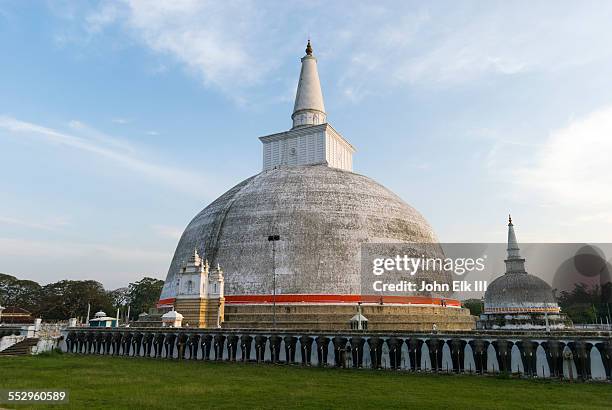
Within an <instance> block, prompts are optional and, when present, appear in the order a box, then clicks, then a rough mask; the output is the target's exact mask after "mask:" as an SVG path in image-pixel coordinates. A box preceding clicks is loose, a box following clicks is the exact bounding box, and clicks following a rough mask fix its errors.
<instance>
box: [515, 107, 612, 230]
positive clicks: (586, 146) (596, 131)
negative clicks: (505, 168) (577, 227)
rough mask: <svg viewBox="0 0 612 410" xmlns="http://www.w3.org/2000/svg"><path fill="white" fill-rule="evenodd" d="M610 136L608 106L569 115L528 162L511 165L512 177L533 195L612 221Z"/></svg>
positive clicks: (611, 109) (611, 125) (611, 116)
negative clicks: (526, 163)
mask: <svg viewBox="0 0 612 410" xmlns="http://www.w3.org/2000/svg"><path fill="white" fill-rule="evenodd" d="M611 136H612V106H606V107H603V108H601V109H599V110H597V111H595V112H592V113H590V114H588V115H586V116H584V117H582V118H577V119H574V120H573V121H571V122H570V123H569V124H568V125H567V126H565V127H563V128H560V129H558V130H556V131H553V132H552V133H551V134H550V135H549V137H548V139H547V140H546V142H545V143H544V144H543V146H542V147H541V148H540V149H539V150H538V151H536V154H535V158H534V160H533V162H532V163H531V164H529V165H526V166H522V167H520V168H518V169H515V170H513V179H514V181H515V182H516V183H517V184H518V185H519V187H520V188H521V189H524V190H526V191H528V192H529V193H530V195H531V196H532V197H538V198H540V200H545V201H550V202H554V203H557V204H559V206H560V207H573V208H576V209H580V210H581V212H582V213H584V212H588V213H589V214H590V217H592V216H593V215H600V216H603V219H605V220H611V219H612V218H610V216H612V191H611V190H610V187H612V172H611V171H610V152H612V138H611ZM576 216H579V215H578V214H577V215H576Z"/></svg>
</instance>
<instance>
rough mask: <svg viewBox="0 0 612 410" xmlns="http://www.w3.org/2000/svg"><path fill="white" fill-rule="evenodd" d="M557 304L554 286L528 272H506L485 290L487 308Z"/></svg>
mask: <svg viewBox="0 0 612 410" xmlns="http://www.w3.org/2000/svg"><path fill="white" fill-rule="evenodd" d="M549 304H552V305H555V306H556V305H557V303H556V301H555V298H554V295H553V292H552V288H551V287H550V285H549V284H548V283H546V282H545V281H543V280H542V279H540V278H538V277H537V276H534V275H530V274H528V273H506V274H504V275H502V276H500V277H499V278H497V279H495V280H494V281H493V282H491V284H490V285H489V286H488V287H487V291H486V292H485V308H504V307H509V308H512V307H514V308H521V307H522V308H530V307H545V306H549Z"/></svg>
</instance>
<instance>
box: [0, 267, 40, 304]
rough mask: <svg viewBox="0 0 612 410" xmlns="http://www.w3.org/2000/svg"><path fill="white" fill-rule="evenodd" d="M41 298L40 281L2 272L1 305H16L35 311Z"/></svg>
mask: <svg viewBox="0 0 612 410" xmlns="http://www.w3.org/2000/svg"><path fill="white" fill-rule="evenodd" d="M40 298H41V286H40V285H39V284H38V283H36V282H34V281H32V280H21V279H17V278H16V277H14V276H11V275H6V274H4V273H0V305H3V306H4V307H7V306H16V307H20V308H22V309H25V310H27V311H29V312H32V313H34V312H35V311H36V310H37V308H38V304H39V302H40Z"/></svg>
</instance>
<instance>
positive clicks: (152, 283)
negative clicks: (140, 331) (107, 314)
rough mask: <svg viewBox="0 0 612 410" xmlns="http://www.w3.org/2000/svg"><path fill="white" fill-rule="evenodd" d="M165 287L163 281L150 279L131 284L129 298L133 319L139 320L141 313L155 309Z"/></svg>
mask: <svg viewBox="0 0 612 410" xmlns="http://www.w3.org/2000/svg"><path fill="white" fill-rule="evenodd" d="M163 286H164V281H163V280H159V279H154V278H149V277H145V278H143V279H141V280H139V281H138V282H133V283H130V285H129V286H128V296H129V303H130V306H131V313H130V316H131V318H132V319H135V318H137V317H138V315H139V314H140V313H142V312H145V313H146V312H148V310H149V309H150V308H152V307H155V304H156V303H157V301H158V300H159V295H160V294H161V291H162V288H163Z"/></svg>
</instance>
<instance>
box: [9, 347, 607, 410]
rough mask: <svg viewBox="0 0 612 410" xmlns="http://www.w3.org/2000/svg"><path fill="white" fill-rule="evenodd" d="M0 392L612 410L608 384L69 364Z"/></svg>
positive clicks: (17, 380) (180, 404) (35, 371)
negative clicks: (52, 389) (62, 391)
mask: <svg viewBox="0 0 612 410" xmlns="http://www.w3.org/2000/svg"><path fill="white" fill-rule="evenodd" d="M0 388H4V389H6V388H14V389H42V388H45V389H50V388H55V389H67V390H69V391H70V407H72V408H113V409H123V408H130V409H139V408H142V409H166V410H167V409H169V408H211V407H215V408H248V409H251V408H278V409H286V408H324V409H330V408H338V409H361V408H377V409H388V408H417V409H420V408H425V407H427V408H446V409H448V408H453V409H456V408H466V409H467V408H470V409H475V408H482V409H485V408H486V409H491V408H513V409H517V408H525V409H537V408H542V409H544V408H553V409H562V408H568V409H569V408H581V409H586V408H601V409H610V408H611V406H612V385H610V384H607V383H567V382H558V381H544V380H542V381H538V380H518V379H501V378H497V377H480V376H456V375H431V374H410V373H405V372H401V373H400V372H390V371H371V370H342V369H319V368H301V367H297V366H296V367H294V366H282V365H256V364H238V363H214V362H201V361H198V362H191V361H182V362H179V361H169V360H155V359H143V358H122V357H117V358H115V357H104V356H72V355H66V354H64V355H60V354H53V355H49V356H41V357H2V358H0ZM0 407H5V408H6V407H9V406H8V405H6V404H4V405H0ZM38 407H40V406H38ZM54 407H57V406H54Z"/></svg>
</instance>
